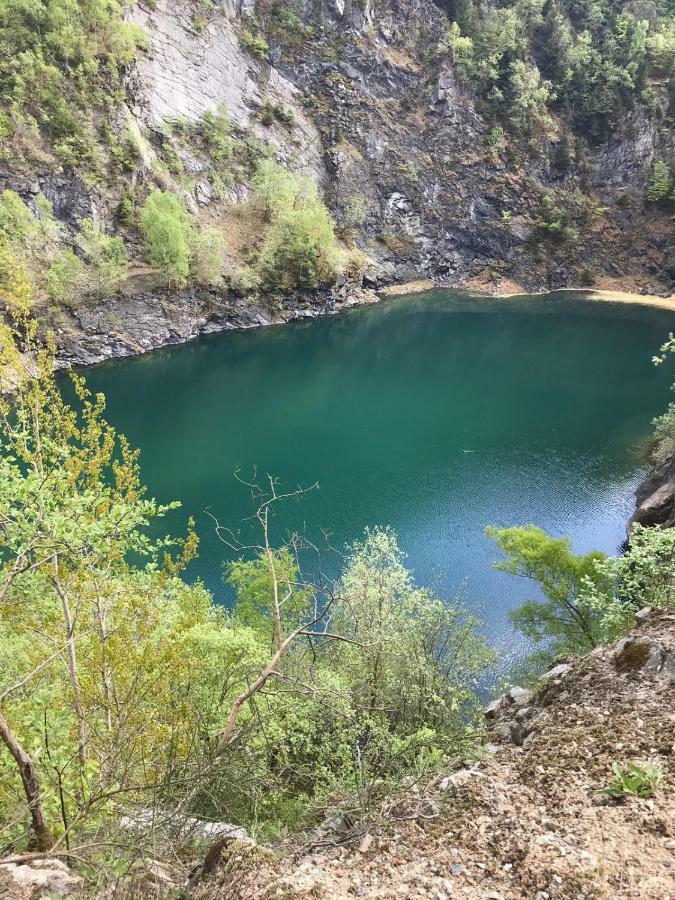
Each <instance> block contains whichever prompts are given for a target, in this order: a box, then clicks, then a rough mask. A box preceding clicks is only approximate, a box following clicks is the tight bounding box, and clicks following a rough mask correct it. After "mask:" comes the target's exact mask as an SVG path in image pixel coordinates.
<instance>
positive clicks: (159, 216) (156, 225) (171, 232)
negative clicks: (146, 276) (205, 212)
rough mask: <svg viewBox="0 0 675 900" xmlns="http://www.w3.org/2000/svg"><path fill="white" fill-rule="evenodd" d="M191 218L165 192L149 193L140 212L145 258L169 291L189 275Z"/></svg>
mask: <svg viewBox="0 0 675 900" xmlns="http://www.w3.org/2000/svg"><path fill="white" fill-rule="evenodd" d="M194 225H195V221H194V216H193V215H192V214H191V213H190V212H189V211H188V210H187V209H186V207H185V204H184V203H183V201H182V200H181V199H180V197H177V196H176V195H175V194H172V193H170V192H168V191H153V192H152V194H150V196H149V197H148V199H147V200H146V201H145V203H144V204H143V208H142V209H141V229H142V231H143V236H144V239H145V254H146V256H147V259H148V262H149V263H151V265H153V266H156V267H157V268H158V269H160V270H161V271H162V272H163V273H164V274H165V275H166V279H167V284H168V285H169V287H171V286H176V287H182V286H183V285H185V284H186V283H187V280H188V276H189V274H190V247H191V245H192V238H193V233H194Z"/></svg>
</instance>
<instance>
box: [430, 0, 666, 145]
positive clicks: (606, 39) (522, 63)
mask: <svg viewBox="0 0 675 900" xmlns="http://www.w3.org/2000/svg"><path fill="white" fill-rule="evenodd" d="M453 18H454V21H453V23H452V25H451V27H450V30H449V32H448V35H447V38H446V39H445V41H443V42H442V44H441V46H440V47H439V52H441V53H444V52H445V53H448V54H449V55H450V56H451V57H452V58H453V61H454V62H455V65H456V67H457V71H458V73H459V74H460V77H462V78H463V79H464V80H465V81H466V82H468V83H469V84H470V85H471V86H472V87H474V88H475V89H476V90H477V92H478V93H479V96H480V97H481V98H482V102H483V106H484V109H485V111H486V112H487V113H488V115H490V116H492V117H494V118H498V119H501V120H502V121H503V122H508V123H510V125H511V127H513V128H515V129H516V130H518V131H521V132H525V133H529V132H532V131H533V130H538V129H540V128H542V127H545V126H546V125H547V121H548V112H547V111H549V110H556V111H557V112H560V113H561V114H563V115H564V116H566V117H567V118H568V120H569V121H570V122H571V124H572V126H573V127H574V128H575V129H576V130H577V132H578V133H581V134H583V135H584V136H585V137H586V138H588V139H589V140H590V141H592V142H593V141H600V140H603V139H605V138H606V137H607V135H608V134H609V133H610V131H611V130H612V128H613V127H614V125H615V124H616V122H617V121H618V120H619V117H620V115H621V114H622V112H624V111H625V110H627V109H629V108H630V106H631V105H632V104H634V103H636V102H642V101H641V98H642V96H643V94H644V93H645V90H646V88H647V85H648V82H649V77H650V74H652V73H654V74H658V73H664V74H665V73H669V72H670V70H671V67H672V60H673V57H674V55H675V42H674V39H673V29H674V24H673V14H672V9H670V8H669V6H668V5H667V4H650V5H649V7H648V8H642V9H641V8H639V7H638V6H636V5H633V6H631V7H625V6H624V5H623V4H620V3H618V2H609V3H606V4H598V3H596V2H595V0H553V2H549V3H544V2H542V0H508V2H507V3H505V4H500V5H496V6H495V5H487V6H485V5H484V4H480V3H478V2H476V0H456V2H455V3H454V4H453Z"/></svg>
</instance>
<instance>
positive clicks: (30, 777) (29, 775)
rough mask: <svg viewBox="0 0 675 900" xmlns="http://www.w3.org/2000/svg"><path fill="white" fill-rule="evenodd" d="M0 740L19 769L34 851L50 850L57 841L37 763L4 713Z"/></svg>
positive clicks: (1, 721) (0, 719)
mask: <svg viewBox="0 0 675 900" xmlns="http://www.w3.org/2000/svg"><path fill="white" fill-rule="evenodd" d="M0 738H2V741H3V743H4V744H5V746H6V747H7V749H8V750H9V752H10V753H11V754H12V756H13V757H14V761H15V762H16V765H17V767H18V769H19V775H20V776H21V783H22V784H23V790H24V793H25V795H26V800H27V801H28V810H29V812H30V818H31V824H32V826H33V834H34V839H33V842H32V843H33V844H34V849H35V850H38V851H39V852H44V851H46V850H50V849H51V848H52V847H53V846H54V840H55V839H54V835H53V834H52V832H51V829H50V828H49V826H48V825H47V820H46V818H45V813H44V809H43V807H42V798H41V795H40V782H39V780H38V777H37V772H36V771H35V763H34V762H33V760H32V759H31V757H30V756H29V755H28V753H26V751H25V750H24V748H23V746H22V745H21V744H20V742H19V741H18V740H17V738H16V736H15V735H14V732H13V731H12V729H11V728H10V727H9V723H8V722H7V720H6V719H5V717H4V716H3V715H2V713H0Z"/></svg>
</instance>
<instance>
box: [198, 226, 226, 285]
mask: <svg viewBox="0 0 675 900" xmlns="http://www.w3.org/2000/svg"><path fill="white" fill-rule="evenodd" d="M224 255H225V238H224V236H223V233H222V232H221V231H219V230H218V229H217V228H203V229H202V230H201V231H197V232H196V233H195V235H194V237H193V239H192V248H191V259H190V275H191V276H192V278H193V279H194V280H195V281H196V282H197V284H204V285H217V284H219V283H220V282H221V281H222V268H223V257H224Z"/></svg>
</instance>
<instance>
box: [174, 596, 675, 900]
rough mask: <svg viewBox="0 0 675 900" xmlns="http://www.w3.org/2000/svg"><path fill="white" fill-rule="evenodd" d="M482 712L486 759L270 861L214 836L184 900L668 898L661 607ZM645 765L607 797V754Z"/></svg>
mask: <svg viewBox="0 0 675 900" xmlns="http://www.w3.org/2000/svg"><path fill="white" fill-rule="evenodd" d="M639 618H640V624H639V625H638V626H637V628H636V629H635V631H634V632H633V633H632V634H630V635H629V636H628V637H627V638H625V639H623V640H621V641H619V642H618V643H616V644H615V645H613V646H611V647H605V648H600V649H598V650H596V651H594V652H593V653H592V654H590V655H589V656H587V657H585V658H582V659H579V660H576V661H571V662H569V663H563V664H560V665H558V666H557V667H556V668H555V669H553V670H552V671H551V672H550V673H548V675H546V676H545V677H544V678H543V679H542V681H541V683H540V685H539V687H538V688H537V689H536V691H535V692H534V693H530V692H529V691H525V690H522V689H515V690H512V691H510V692H509V694H507V695H505V696H504V697H503V698H501V699H500V700H499V701H497V702H496V703H495V704H492V705H491V707H489V708H488V710H487V715H488V716H489V720H488V721H489V723H490V726H489V727H490V734H489V743H488V745H487V748H486V753H485V756H484V757H483V758H482V759H481V760H480V761H479V762H476V763H475V764H474V765H472V766H471V767H470V768H466V769H461V770H458V771H456V772H454V773H451V774H449V775H448V776H446V777H445V778H443V779H441V780H440V781H438V782H437V783H436V785H435V786H432V787H431V788H430V789H428V790H425V791H423V792H420V791H418V792H411V793H409V794H408V795H407V796H406V797H405V798H403V799H399V800H398V801H397V802H396V803H395V805H390V806H389V808H387V809H383V810H380V812H379V816H378V817H377V818H378V820H379V825H378V826H377V827H373V825H365V824H364V825H361V826H358V827H356V828H355V831H354V834H353V838H352V839H351V840H350V839H349V836H348V835H345V834H343V833H339V832H335V833H333V834H332V835H326V836H324V839H323V843H322V844H320V845H318V846H316V847H314V848H312V847H309V848H305V850H300V851H299V852H296V853H295V854H287V855H286V856H285V857H284V858H282V859H281V860H278V859H276V858H275V857H274V856H273V855H271V854H268V853H267V852H265V851H262V850H260V849H259V848H256V847H254V846H253V845H250V844H245V843H241V842H224V843H223V844H221V845H216V846H215V848H214V850H213V851H212V853H211V854H210V856H209V859H208V861H207V864H206V867H205V872H204V874H203V876H202V877H198V878H197V879H195V880H193V883H192V886H191V888H190V891H189V896H190V897H191V898H192V900H216V898H218V900H225V898H228V900H229V898H232V900H235V898H236V900H244V898H247V900H248V898H254V897H255V898H273V897H283V898H289V900H290V898H296V900H299V898H313V900H319V898H326V900H328V898H331V900H348V898H353V897H370V898H378V900H384V898H392V900H393V898H433V900H449V898H454V897H466V898H475V900H515V898H528V900H535V898H536V900H578V898H598V900H599V898H607V900H608V898H631V900H666V898H672V897H675V781H674V779H675V610H673V609H671V610H662V611H658V612H654V613H642V614H640V615H639ZM630 762H637V763H639V764H640V765H645V764H648V763H653V764H655V765H656V766H658V767H659V769H660V771H661V772H662V774H663V779H662V781H661V783H660V785H659V787H658V788H657V791H656V794H655V796H654V797H653V798H651V799H639V798H636V797H633V798H629V799H627V800H625V801H623V802H618V801H616V800H612V799H610V798H609V797H607V796H606V795H605V794H603V793H602V789H603V788H604V787H605V786H606V785H607V783H608V782H609V781H610V779H611V778H612V767H613V765H614V764H616V763H618V764H622V765H626V764H628V763H630Z"/></svg>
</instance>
